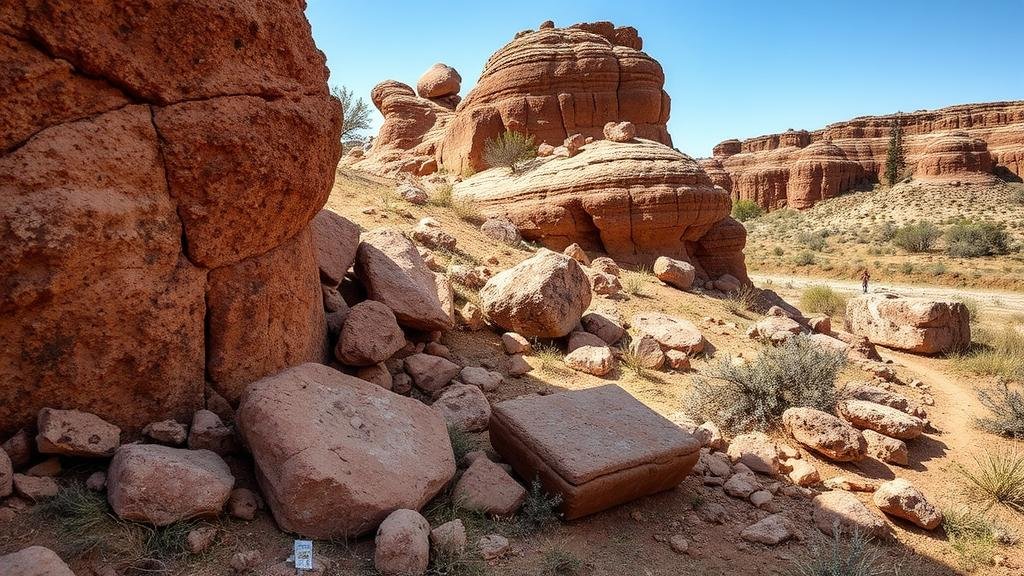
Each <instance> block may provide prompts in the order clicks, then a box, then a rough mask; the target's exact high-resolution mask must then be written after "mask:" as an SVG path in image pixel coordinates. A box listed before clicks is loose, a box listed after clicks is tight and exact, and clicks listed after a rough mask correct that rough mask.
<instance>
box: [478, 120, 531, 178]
mask: <svg viewBox="0 0 1024 576" xmlns="http://www.w3.org/2000/svg"><path fill="white" fill-rule="evenodd" d="M536 156H537V146H536V144H534V140H533V136H528V135H526V134H523V133H522V132H515V131H513V130H508V131H506V132H502V133H501V135H500V136H498V137H497V138H495V139H493V140H488V141H487V142H486V143H485V144H484V156H483V158H484V162H485V163H486V164H487V165H488V166H489V167H491V168H498V167H503V168H508V169H509V171H510V172H512V173H513V174H515V173H516V172H517V171H518V169H519V167H520V165H521V164H523V163H524V162H526V161H528V160H530V159H532V158H535V157H536Z"/></svg>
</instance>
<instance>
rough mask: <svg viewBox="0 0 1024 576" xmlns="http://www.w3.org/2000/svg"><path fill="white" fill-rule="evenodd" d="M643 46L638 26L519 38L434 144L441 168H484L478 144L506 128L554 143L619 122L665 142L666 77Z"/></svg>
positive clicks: (598, 134) (494, 59)
mask: <svg viewBox="0 0 1024 576" xmlns="http://www.w3.org/2000/svg"><path fill="white" fill-rule="evenodd" d="M642 45H643V43H642V41H641V39H640V38H639V36H638V35H637V33H636V29H634V28H629V27H622V28H616V27H615V25H614V24H612V23H611V22H597V23H590V24H577V25H575V26H571V27H569V28H544V29H540V30H537V31H530V32H524V33H520V35H519V36H518V37H517V38H516V39H514V40H513V41H512V42H509V43H508V44H506V45H505V46H504V47H502V48H501V49H500V50H498V51H497V52H495V53H494V54H493V55H492V56H491V58H490V59H489V60H488V61H487V64H485V65H484V71H483V73H482V74H481V75H480V79H479V80H478V81H477V84H476V86H475V87H474V88H473V90H472V91H471V92H470V93H469V95H468V96H467V97H466V99H465V101H463V102H462V104H461V105H460V106H459V108H458V116H457V118H456V119H455V120H454V121H453V122H452V126H451V128H450V129H449V130H448V131H447V132H446V133H445V136H444V138H443V140H442V142H441V143H440V145H439V147H438V159H439V161H440V163H441V164H443V165H444V166H445V168H447V169H448V170H449V171H450V172H455V173H461V172H464V171H466V170H473V171H479V170H483V169H484V168H486V167H487V166H486V165H485V164H484V163H483V161H482V159H481V155H482V153H483V142H485V141H486V140H490V139H493V138H495V137H496V136H498V135H499V134H500V133H501V132H503V131H505V130H514V131H516V132H524V133H526V134H530V135H532V136H534V137H535V139H536V142H537V143H538V144H540V143H547V144H551V145H553V146H558V145H559V144H561V143H562V141H563V140H564V139H565V138H566V137H568V136H571V135H572V134H582V135H583V136H584V137H587V136H592V137H594V138H595V139H599V138H603V137H604V135H603V130H604V125H605V124H606V123H608V122H618V121H629V122H632V123H633V124H634V126H635V127H636V135H637V136H639V137H641V138H647V139H650V140H655V141H657V142H661V143H663V144H669V145H670V144H671V143H672V139H671V137H670V136H669V134H668V130H667V129H666V127H665V125H666V123H667V122H668V116H669V109H670V105H669V97H668V94H667V93H666V92H665V91H664V90H663V88H662V86H663V85H664V83H665V74H664V72H662V69H661V65H660V64H659V63H658V62H657V61H656V60H654V59H653V58H651V57H650V56H648V55H647V54H645V53H644V52H641V48H642Z"/></svg>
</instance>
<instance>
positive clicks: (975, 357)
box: [952, 322, 1024, 381]
mask: <svg viewBox="0 0 1024 576" xmlns="http://www.w3.org/2000/svg"><path fill="white" fill-rule="evenodd" d="M952 359H953V367H954V368H956V369H957V370H959V371H961V372H969V373H973V374H980V375H982V376H999V377H1002V378H1006V379H1008V380H1018V381H1020V380H1024V333H1022V332H1021V331H1020V327H1019V326H1017V325H1015V324H1013V323H1012V322H1011V323H1007V324H1006V325H1004V326H1003V327H1002V328H1000V329H998V330H986V329H981V328H978V329H976V330H975V331H974V343H973V344H972V346H971V347H970V348H969V349H968V350H966V351H964V352H962V353H960V354H957V355H954V356H953V357H952Z"/></svg>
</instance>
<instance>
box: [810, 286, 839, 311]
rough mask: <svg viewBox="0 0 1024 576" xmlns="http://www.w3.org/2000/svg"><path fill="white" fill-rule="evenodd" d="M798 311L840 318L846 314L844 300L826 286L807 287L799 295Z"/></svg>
mask: <svg viewBox="0 0 1024 576" xmlns="http://www.w3.org/2000/svg"><path fill="white" fill-rule="evenodd" d="M800 310H802V311H804V312H813V313H816V314H825V315H828V316H841V315H842V314H843V313H844V312H846V298H844V297H842V296H841V295H840V294H839V293H838V292H836V291H835V290H833V289H832V288H830V287H828V286H808V287H807V288H805V289H804V291H803V293H802V294H800Z"/></svg>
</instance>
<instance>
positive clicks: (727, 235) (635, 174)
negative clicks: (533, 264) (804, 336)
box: [454, 139, 747, 281]
mask: <svg viewBox="0 0 1024 576" xmlns="http://www.w3.org/2000/svg"><path fill="white" fill-rule="evenodd" d="M454 195H455V197H456V198H457V199H460V200H464V201H470V202H473V203H475V204H476V205H477V206H479V207H480V209H481V210H482V211H483V212H484V213H485V214H487V215H489V216H505V217H507V218H509V219H510V220H511V221H512V222H513V223H515V225H516V226H517V227H518V228H519V230H520V232H521V233H522V235H523V237H524V238H526V239H527V240H533V241H538V242H541V243H543V244H545V245H547V246H548V247H550V248H552V249H555V250H563V249H564V248H566V247H567V246H569V245H570V244H572V243H577V244H579V245H580V246H581V247H583V248H584V249H587V250H594V251H603V252H606V253H608V254H609V255H610V256H611V257H613V258H614V259H615V260H617V261H623V262H634V263H643V264H646V265H651V264H652V263H653V262H654V261H655V260H656V259H657V258H658V257H659V256H668V257H670V258H675V259H677V260H683V261H686V262H689V263H690V264H692V265H693V266H694V267H695V268H696V274H697V276H698V277H699V278H702V279H708V278H710V279H716V278H718V277H719V276H721V275H723V274H727V273H728V274H731V275H732V276H735V277H736V278H738V279H740V280H741V281H743V280H746V278H747V275H746V268H745V266H744V264H743V253H742V250H743V247H744V245H745V243H746V230H745V229H744V228H743V226H742V225H740V224H739V223H738V222H736V221H735V220H733V219H732V218H730V217H729V211H730V209H731V202H730V200H729V197H728V194H727V193H726V192H725V191H724V190H722V189H720V188H716V187H715V186H714V185H713V184H712V183H711V181H710V179H708V177H707V175H706V174H705V173H704V172H703V171H702V170H701V169H700V168H699V167H698V166H697V164H696V162H694V161H693V160H692V159H691V158H690V157H688V156H686V155H685V154H681V153H679V152H676V151H675V150H673V149H671V148H669V147H668V146H665V145H662V144H658V143H657V142H652V141H650V140H642V139H638V140H636V141H633V142H628V143H618V142H611V141H607V140H597V141H594V142H592V143H591V144H587V145H586V146H584V147H583V148H582V149H581V150H580V152H579V153H578V154H577V155H576V156H573V157H572V158H558V157H550V158H539V159H538V160H537V161H536V164H535V165H534V166H533V167H531V168H530V169H529V170H527V171H524V172H523V173H521V174H519V175H515V176H511V175H509V174H508V171H507V170H501V169H496V170H487V171H485V172H481V173H479V174H476V175H475V176H473V177H472V178H468V179H466V180H463V181H462V182H460V183H458V184H456V185H455V188H454Z"/></svg>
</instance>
